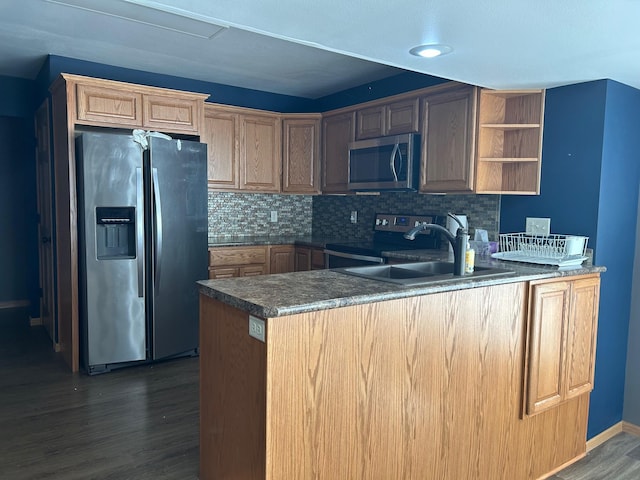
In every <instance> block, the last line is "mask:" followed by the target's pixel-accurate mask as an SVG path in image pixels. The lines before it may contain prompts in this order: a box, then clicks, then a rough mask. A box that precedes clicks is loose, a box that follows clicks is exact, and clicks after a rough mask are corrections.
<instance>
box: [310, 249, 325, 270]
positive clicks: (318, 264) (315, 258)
mask: <svg viewBox="0 0 640 480" xmlns="http://www.w3.org/2000/svg"><path fill="white" fill-rule="evenodd" d="M323 268H326V265H325V257H324V249H323V248H312V249H311V270H322V269H323Z"/></svg>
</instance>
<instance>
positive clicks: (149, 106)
mask: <svg viewBox="0 0 640 480" xmlns="http://www.w3.org/2000/svg"><path fill="white" fill-rule="evenodd" d="M143 100H144V126H145V127H149V128H153V129H157V130H160V131H180V132H183V131H184V132H197V131H198V129H199V127H200V122H199V118H200V103H201V102H199V101H198V100H191V99H184V98H178V99H176V98H173V97H165V96H164V95H145V96H144V99H143Z"/></svg>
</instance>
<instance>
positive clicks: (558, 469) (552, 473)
mask: <svg viewBox="0 0 640 480" xmlns="http://www.w3.org/2000/svg"><path fill="white" fill-rule="evenodd" d="M586 455H587V454H586V453H581V454H580V455H578V456H577V457H575V458H572V459H571V460H569V461H568V462H565V463H563V464H562V465H560V466H559V467H557V468H554V469H553V470H551V471H550V472H548V473H545V474H544V475H542V476H541V477H538V478H537V479H536V480H545V478H549V477H551V476H553V475H555V474H556V473H558V472H559V471H561V470H564V469H565V468H567V467H568V466H570V465H573V464H574V463H576V462H577V461H578V460H582V459H583V458H584V457H585V456H586Z"/></svg>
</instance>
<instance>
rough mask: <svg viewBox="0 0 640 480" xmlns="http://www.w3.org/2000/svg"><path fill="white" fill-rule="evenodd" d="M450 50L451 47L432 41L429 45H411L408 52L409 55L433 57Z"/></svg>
mask: <svg viewBox="0 0 640 480" xmlns="http://www.w3.org/2000/svg"><path fill="white" fill-rule="evenodd" d="M452 50H453V48H451V47H450V46H449V45H442V44H439V43H432V44H429V45H418V46H417V47H413V48H412V49H411V50H409V53H410V54H411V55H415V56H416V57H425V58H433V57H439V56H441V55H446V54H447V53H449V52H451V51H452Z"/></svg>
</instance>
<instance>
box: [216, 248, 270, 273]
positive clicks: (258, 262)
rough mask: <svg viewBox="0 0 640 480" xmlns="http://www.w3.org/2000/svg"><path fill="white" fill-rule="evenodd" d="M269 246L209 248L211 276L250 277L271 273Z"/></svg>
mask: <svg viewBox="0 0 640 480" xmlns="http://www.w3.org/2000/svg"><path fill="white" fill-rule="evenodd" d="M268 258H269V247H267V246H264V245H260V246H250V247H212V248H209V278H210V279H216V278H230V277H250V276H253V275H265V274H267V273H269V261H268Z"/></svg>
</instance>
